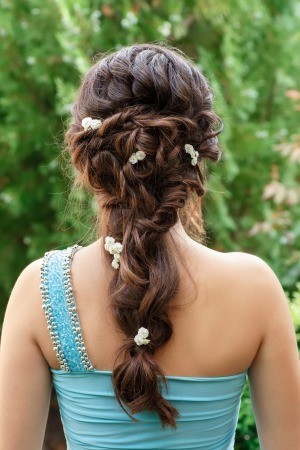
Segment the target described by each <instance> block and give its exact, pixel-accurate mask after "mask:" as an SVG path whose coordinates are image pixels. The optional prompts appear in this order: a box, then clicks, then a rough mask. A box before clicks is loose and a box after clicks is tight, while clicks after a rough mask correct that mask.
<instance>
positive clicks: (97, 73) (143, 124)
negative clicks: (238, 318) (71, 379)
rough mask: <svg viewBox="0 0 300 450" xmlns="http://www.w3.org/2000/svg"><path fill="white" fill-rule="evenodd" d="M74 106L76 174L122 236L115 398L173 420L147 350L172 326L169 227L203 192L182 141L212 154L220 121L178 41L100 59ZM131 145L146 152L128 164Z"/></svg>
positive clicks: (70, 144)
mask: <svg viewBox="0 0 300 450" xmlns="http://www.w3.org/2000/svg"><path fill="white" fill-rule="evenodd" d="M72 116H73V123H72V124H71V125H70V126H69V128H68V130H67V132H66V134H65V142H66V146H67V149H68V150H69V152H70V155H71V160H72V164H73V165H74V167H75V169H76V172H77V177H78V178H77V179H79V180H80V181H81V182H82V183H83V184H84V185H85V186H86V187H87V188H88V189H89V190H91V191H92V192H93V193H94V194H95V195H96V198H97V199H98V200H99V204H100V205H101V208H104V209H105V211H106V214H105V217H106V221H105V225H104V231H105V235H106V236H108V235H109V236H113V237H114V238H115V239H116V241H119V242H121V243H122V245H123V251H122V255H121V262H120V267H119V269H117V270H115V273H114V276H113V279H112V281H111V284H110V290H109V295H110V300H111V307H112V311H113V314H114V317H115V319H116V321H117V324H118V326H119V328H120V329H121V330H122V331H123V332H124V333H125V335H126V336H127V339H125V340H124V343H123V345H122V346H121V348H120V349H119V352H118V356H117V358H116V360H115V366H114V370H113V373H112V382H113V387H114V391H115V394H116V398H117V400H118V402H119V404H120V405H121V406H122V408H123V409H124V411H125V412H126V413H127V414H128V415H129V416H130V417H131V419H132V420H134V421H137V419H136V418H134V417H133V416H132V415H130V414H129V412H128V411H127V409H126V408H125V407H126V405H127V407H128V408H129V409H130V411H131V413H132V414H135V413H137V412H140V411H143V410H152V411H156V412H157V413H158V415H159V418H160V420H161V422H162V427H163V428H165V427H166V426H168V425H169V426H171V427H172V428H176V420H175V419H176V418H178V417H179V412H178V410H177V409H176V408H174V407H173V406H172V405H171V404H170V403H169V402H168V401H167V400H166V399H165V398H164V397H163V396H162V391H161V385H160V381H161V380H162V381H163V383H164V384H165V387H166V389H167V388H168V386H167V381H166V378H165V376H164V373H163V371H162V369H161V368H160V366H159V364H158V363H157V362H156V360H155V358H154V353H155V350H156V349H157V348H158V347H160V346H162V345H164V344H165V343H166V342H168V341H169V339H170V338H171V336H172V332H173V329H172V323H171V321H170V320H169V317H168V313H169V309H170V306H171V301H172V299H173V298H174V296H175V294H176V292H177V290H178V285H179V272H178V269H177V265H176V261H175V258H174V257H173V252H171V251H170V248H171V247H170V245H169V237H168V234H167V232H168V231H169V230H170V228H171V227H173V226H174V225H175V224H176V223H177V221H178V212H179V210H180V208H183V207H184V206H185V204H186V201H187V199H188V197H189V194H190V193H193V194H196V195H197V196H198V197H199V198H200V197H201V196H203V195H204V193H205V189H204V175H203V173H202V171H201V170H200V168H199V164H196V165H195V166H193V165H192V164H191V157H190V156H189V155H188V154H187V153H186V152H185V150H184V146H185V144H186V143H189V144H191V145H193V147H194V149H195V150H196V151H198V153H199V158H200V159H202V158H209V159H211V160H212V161H218V160H219V159H220V156H221V150H220V147H219V145H218V140H217V137H216V136H217V135H218V134H219V133H220V132H221V130H222V121H221V119H220V118H219V117H218V116H217V115H216V114H215V113H214V112H213V111H212V92H211V89H210V88H209V85H208V83H207V80H206V78H205V77H204V76H203V74H202V73H201V72H200V71H199V69H198V68H197V67H196V66H195V65H194V64H193V63H192V62H190V61H189V60H188V59H187V58H186V57H185V56H184V55H183V54H182V53H181V52H180V51H178V50H176V49H173V48H170V47H167V46H164V45H157V44H139V45H132V46H129V47H124V48H122V49H121V50H119V51H116V52H113V53H111V54H109V55H106V56H105V57H103V58H101V59H99V60H98V61H97V62H96V63H95V64H94V65H93V66H92V67H91V68H90V69H89V70H88V71H87V73H86V74H85V76H84V77H83V80H82V83H81V86H80V88H79V92H78V96H77V99H76V101H75V103H74V105H73V107H72ZM84 117H92V118H94V119H101V120H102V125H101V127H100V128H98V129H96V130H84V129H83V127H82V125H81V121H82V119H83V118H84ZM216 124H219V128H217V129H216V127H215V125H216ZM137 151H143V152H145V154H146V157H145V158H144V159H143V160H142V161H138V163H137V164H132V163H131V162H130V161H129V158H130V156H131V155H132V153H134V152H137ZM100 200H101V201H100ZM105 254H107V258H108V261H110V262H111V255H109V254H108V252H105ZM166 281H167V282H166ZM142 326H143V327H146V328H147V329H148V330H149V333H150V335H149V337H150V342H149V343H148V344H147V345H140V346H138V345H137V344H136V343H135V341H134V339H133V336H134V335H135V334H136V333H137V330H138V329H139V328H140V327H142ZM117 361H121V362H119V364H118V365H116V362H117ZM123 404H124V406H123Z"/></svg>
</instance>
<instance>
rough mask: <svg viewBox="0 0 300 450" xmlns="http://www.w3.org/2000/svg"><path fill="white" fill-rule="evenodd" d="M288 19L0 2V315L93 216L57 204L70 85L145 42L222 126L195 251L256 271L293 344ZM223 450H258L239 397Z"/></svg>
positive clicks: (67, 199)
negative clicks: (31, 267)
mask: <svg viewBox="0 0 300 450" xmlns="http://www.w3.org/2000/svg"><path fill="white" fill-rule="evenodd" d="M299 18H300V2H299V1H295V0H265V1H264V2H261V1H259V0H252V1H251V2H247V1H242V0H227V1H225V0H205V1H199V0H176V1H175V0H164V1H162V0H152V1H145V0H144V1H136V2H134V1H129V0H118V1H116V0H107V1H101V0H90V1H87V0H77V1H76V2H74V1H71V0H51V1H50V0H44V1H43V2H41V1H35V0H27V1H26V2H22V1H19V0H15V1H14V2H12V1H9V0H2V2H1V15H0V38H1V50H0V51H1V58H0V117H1V120H0V161H1V164H0V220H1V233H0V247H1V260H2V265H1V267H2V270H1V271H0V295H1V302H0V308H1V315H2V317H3V312H4V309H5V306H6V302H7V299H8V296H9V293H10V291H11V288H12V286H13V284H14V282H15V280H16V278H17V276H18V274H19V273H20V271H21V270H22V269H23V268H24V266H25V265H26V264H27V263H29V262H30V261H32V260H33V259H36V258H40V257H41V256H42V255H43V253H44V252H45V251H47V250H50V249H52V248H60V247H65V246H66V245H69V244H73V243H75V242H79V241H81V242H83V243H85V242H88V241H89V240H90V239H91V238H92V237H93V228H92V227H91V224H93V223H94V214H93V209H92V207H89V200H88V199H87V198H86V197H85V196H82V194H80V193H79V192H73V194H72V195H71V196H70V185H71V179H70V178H68V177H67V176H66V174H64V173H63V171H62V166H63V165H62V158H61V156H60V154H61V150H62V139H63V133H64V129H65V128H66V126H67V123H68V120H69V117H70V114H69V111H70V106H71V104H72V101H73V99H74V95H75V92H76V89H77V88H78V86H79V83H80V79H81V77H82V75H83V74H84V73H85V71H86V70H87V69H88V67H89V66H90V64H91V63H92V61H93V58H94V57H95V56H96V55H98V54H99V53H103V52H107V51H110V50H115V49H118V48H120V47H121V46H123V45H128V44H132V43H137V42H154V41H155V42H168V43H170V44H172V45H174V46H176V47H179V48H180V49H182V50H183V51H185V52H186V53H187V55H188V56H190V57H191V58H192V59H193V60H194V61H195V62H196V63H197V64H198V66H199V68H200V69H201V70H202V71H203V72H204V74H205V75H206V76H207V77H208V79H209V80H210V82H211V84H212V86H213V89H214V92H215V109H216V111H217V113H218V114H219V115H220V116H221V117H222V119H223V121H224V125H225V127H224V132H223V134H222V136H221V137H220V141H221V144H222V147H223V152H224V153H223V159H222V160H221V162H220V163H219V164H218V165H211V166H209V180H208V187H209V193H208V195H207V196H206V199H205V201H204V206H203V212H204V218H205V222H206V230H207V233H208V237H209V239H208V245H209V246H210V247H212V248H215V249H217V250H219V251H225V252H227V251H244V252H248V253H253V254H256V255H258V256H260V257H261V258H263V259H264V260H265V261H266V262H268V264H270V266H271V267H272V268H273V270H274V271H275V272H276V274H277V275H278V277H279V278H280V281H281V282H282V285H283V286H284V289H285V290H286V293H287V295H288V296H289V298H290V301H291V310H292V314H293V318H294V321H295V328H296V331H297V333H299V327H300V317H299V316H300V284H299V283H298V284H297V282H298V281H299V278H300V277H299V275H300V220H299V219H300V190H299V181H300V170H299V168H300V137H299V134H298V133H299V129H298V121H299V111H300V93H299V83H300V81H299V76H298V74H299V70H300V59H299V58H298V57H297V55H298V54H299V42H300V32H299ZM78 205H80V207H79V208H78ZM80 211H84V214H80ZM297 336H298V339H299V334H298V335H297ZM236 448H237V449H238V450H242V449H243V450H244V449H247V450H249V449H251V450H254V449H258V448H259V444H258V440H257V436H256V429H255V425H254V419H253V413H252V408H251V403H250V399H249V391H248V386H246V388H245V391H244V394H243V399H242V405H241V410H240V418H239V426H238V430H237V438H236Z"/></svg>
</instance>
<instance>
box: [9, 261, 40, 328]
mask: <svg viewBox="0 0 300 450" xmlns="http://www.w3.org/2000/svg"><path fill="white" fill-rule="evenodd" d="M42 261H43V259H42V258H39V259H37V260H35V261H33V262H31V263H30V264H28V265H27V266H26V267H25V268H24V269H23V270H22V272H21V273H20V275H19V276H18V278H17V280H16V282H15V284H14V286H13V289H12V292H11V295H10V298H9V301H8V303H7V307H6V311H5V323H6V326H9V325H10V324H12V325H13V324H16V321H17V320H21V321H22V324H23V325H22V326H23V328H27V329H28V332H29V333H31V332H32V330H33V329H34V325H35V323H36V322H37V321H38V320H40V318H41V317H42V312H43V311H42V308H39V307H38V306H39V305H40V304H41V303H40V301H41V296H40V269H41V265H42Z"/></svg>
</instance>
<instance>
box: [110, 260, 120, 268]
mask: <svg viewBox="0 0 300 450" xmlns="http://www.w3.org/2000/svg"><path fill="white" fill-rule="evenodd" d="M111 265H112V266H113V268H114V269H118V268H119V266H120V263H119V261H117V260H116V259H115V258H114V259H113V260H112V263H111Z"/></svg>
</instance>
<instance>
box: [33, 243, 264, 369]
mask: <svg viewBox="0 0 300 450" xmlns="http://www.w3.org/2000/svg"><path fill="white" fill-rule="evenodd" d="M191 242H192V243H191ZM247 256H248V258H250V260H251V261H252V259H255V260H256V259H258V258H256V257H255V256H253V255H248V254H241V253H221V252H218V251H214V250H211V249H209V248H207V247H205V246H204V245H201V244H198V243H196V242H194V241H190V244H189V246H188V249H187V254H186V255H185V261H186V263H187V265H188V269H189V272H190V275H191V276H192V278H193V280H194V283H195V286H194V285H193V281H191V279H190V278H189V275H188V273H187V272H186V271H185V270H184V269H183V267H180V288H179V291H178V294H177V295H176V298H174V299H173V300H172V302H171V304H172V305H174V306H176V307H177V306H180V309H174V310H172V309H171V311H170V315H169V317H170V318H171V321H172V324H173V336H172V338H171V340H170V341H169V342H167V343H166V344H165V345H164V346H162V347H160V348H159V349H157V350H156V353H155V358H156V360H157V361H158V362H159V364H160V366H161V368H162V369H163V371H164V373H165V375H179V376H191V377H193V376H195V377H196V376H227V375H232V374H237V373H240V372H243V371H245V370H247V369H248V367H249V366H250V365H251V362H252V360H253V359H254V357H255V355H256V352H257V349H258V347H259V344H260V341H261V338H262V333H263V316H262V315H261V314H260V309H261V305H260V304H259V303H258V302H257V301H256V300H255V296H253V298H251V294H250V295H249V286H250V285H251V284H254V281H255V280H254V279H252V278H253V277H255V273H252V274H251V273H250V275H249V274H248V275H247V274H246V267H245V269H244V272H243V264H241V261H242V260H245V259H247ZM249 263H250V264H251V262H250V261H249V262H248V263H246V266H247V265H249ZM252 265H255V264H254V261H253V262H252ZM244 266H245V263H244ZM113 270H114V269H112V268H110V267H108V266H107V264H104V262H103V255H102V253H101V249H100V246H99V241H96V242H94V243H93V244H91V245H89V246H88V247H84V248H83V249H81V250H80V251H79V252H77V253H76V254H75V256H74V259H73V263H72V283H73V289H74V296H75V300H76V304H77V308H78V315H79V319H80V323H81V328H82V333H83V338H84V342H85V345H86V348H87V352H88V355H89V357H90V360H91V362H92V364H93V366H94V367H95V368H96V369H98V370H111V371H112V370H113V365H114V361H115V357H116V354H117V350H118V348H119V347H120V345H121V343H122V339H123V338H124V337H125V336H124V335H123V333H122V332H121V331H120V330H118V327H117V325H116V323H115V322H114V318H113V314H112V311H111V308H110V304H109V298H108V294H107V292H108V285H109V280H110V278H111V276H112V275H113ZM166 281H167V280H166ZM195 288H196V289H195ZM39 316H40V319H38V320H37V324H36V327H35V329H34V330H33V332H34V334H35V339H36V341H37V343H38V344H39V346H40V348H41V350H42V353H43V354H44V356H45V359H46V360H47V362H48V364H49V366H50V367H52V368H54V369H59V362H58V361H57V358H56V356H55V353H54V350H53V345H52V343H51V340H50V336H49V333H48V329H47V326H46V323H45V318H44V317H43V314H42V312H41V314H40V315H39ZM260 317H262V318H261V319H260ZM141 326H143V324H141ZM145 326H147V324H146V325H145ZM133 337H134V336H133Z"/></svg>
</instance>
